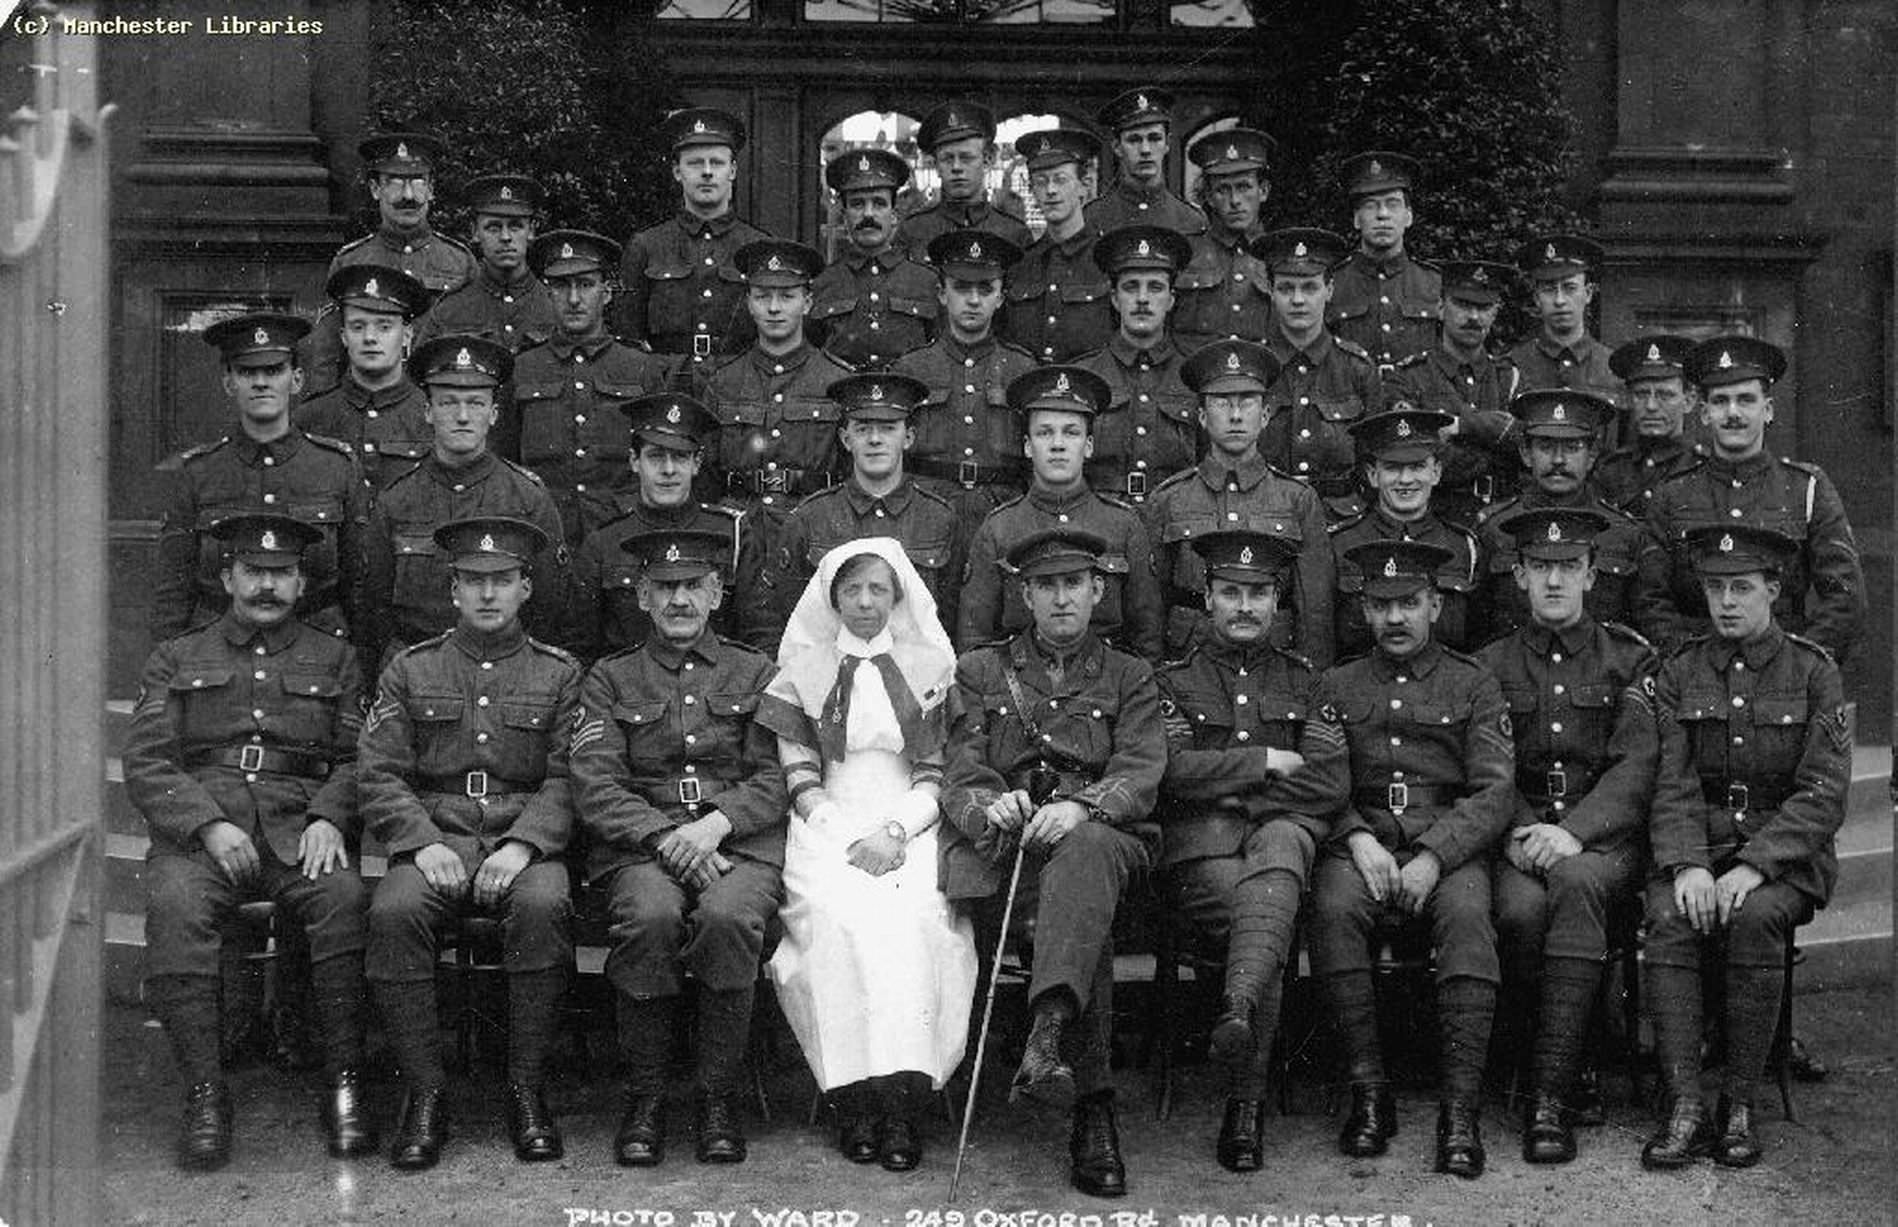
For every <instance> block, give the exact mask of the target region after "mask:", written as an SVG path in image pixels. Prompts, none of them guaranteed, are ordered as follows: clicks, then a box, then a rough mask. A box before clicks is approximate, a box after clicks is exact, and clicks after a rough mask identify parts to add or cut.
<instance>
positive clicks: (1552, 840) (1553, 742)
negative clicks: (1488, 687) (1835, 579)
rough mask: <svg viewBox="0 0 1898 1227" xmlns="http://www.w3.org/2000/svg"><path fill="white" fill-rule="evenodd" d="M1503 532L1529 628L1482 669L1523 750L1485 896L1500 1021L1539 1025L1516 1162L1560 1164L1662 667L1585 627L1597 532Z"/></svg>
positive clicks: (1567, 1154)
mask: <svg viewBox="0 0 1898 1227" xmlns="http://www.w3.org/2000/svg"><path fill="white" fill-rule="evenodd" d="M1497 527H1498V529H1499V530H1500V531H1502V532H1505V533H1507V534H1509V538H1510V541H1511V545H1512V551H1511V552H1512V556H1513V557H1514V558H1515V560H1516V561H1515V581H1516V583H1517V584H1518V585H1520V586H1521V588H1522V590H1523V592H1524V593H1525V594H1527V596H1528V598H1529V616H1530V621H1529V624H1528V625H1526V626H1524V627H1522V628H1520V629H1518V630H1516V631H1514V632H1513V633H1511V634H1509V635H1508V636H1506V637H1504V638H1502V639H1498V640H1496V641H1495V642H1493V643H1491V644H1490V645H1489V646H1487V647H1485V648H1484V649H1483V650H1482V651H1481V652H1480V653H1478V654H1477V659H1478V660H1480V661H1481V662H1482V663H1483V664H1485V665H1487V666H1488V667H1489V669H1490V670H1491V671H1492V672H1494V673H1495V674H1496V678H1497V680H1498V681H1500V682H1501V683H1502V687H1503V697H1504V698H1506V699H1508V700H1509V707H1510V713H1509V715H1510V725H1511V727H1512V728H1513V730H1514V733H1515V742H1516V793H1517V800H1518V804H1517V807H1516V814H1515V817H1514V820H1513V823H1512V827H1511V830H1510V832H1509V835H1508V837H1507V838H1505V839H1504V840H1503V855H1502V857H1501V858H1499V859H1498V860H1497V862H1496V876H1495V881H1494V887H1495V898H1496V936H1497V938H1498V939H1499V941H1500V943H1501V957H1502V970H1503V999H1504V1005H1503V1008H1502V1009H1501V1010H1500V1011H1499V1012H1498V1014H1499V1017H1500V1018H1501V1019H1503V1020H1505V1021H1504V1026H1505V1027H1506V1028H1508V1029H1509V1030H1510V1031H1512V1032H1515V1033H1516V1034H1515V1035H1512V1037H1511V1038H1512V1039H1520V1038H1522V1033H1523V1032H1526V1030H1527V1024H1528V1023H1529V1022H1530V1021H1531V1020H1533V1021H1534V1035H1535V1045H1534V1056H1533V1060H1532V1062H1531V1087H1532V1098H1531V1100H1530V1103H1529V1106H1528V1109H1527V1110H1526V1112H1525V1113H1524V1122H1523V1133H1522V1157H1523V1158H1524V1159H1525V1160H1527V1161H1528V1162H1530V1163H1567V1162H1568V1161H1569V1160H1571V1159H1573V1158H1574V1157H1575V1133H1574V1130H1572V1129H1571V1128H1570V1127H1569V1125H1570V1119H1569V1116H1570V1114H1569V1110H1568V1109H1567V1108H1566V1107H1565V1100H1566V1099H1568V1097H1570V1096H1571V1095H1572V1094H1573V1093H1574V1092H1575V1090H1576V1089H1577V1074H1578V1072H1579V1071H1580V1070H1581V1068H1582V1065H1583V1055H1584V1053H1583V1050H1584V1045H1585V1040H1586V1038H1587V1035H1588V1024H1589V1020H1590V1018H1591V1017H1592V1016H1593V1014H1594V1010H1595V996H1596V994H1597V992H1599V990H1600V988H1601V977H1602V958H1603V956H1604V955H1605V954H1606V953H1607V951H1608V935H1609V927H1610V925H1611V924H1612V923H1613V922H1614V921H1615V920H1616V919H1617V918H1619V917H1624V916H1625V914H1626V913H1627V911H1628V909H1629V905H1630V904H1631V903H1632V902H1633V901H1634V898H1635V892H1636V890H1637V889H1638V887H1639V885H1640V880H1641V866H1642V863H1643V861H1644V859H1645V855H1644V854H1645V846H1644V841H1643V839H1642V833H1643V831H1644V830H1645V828H1646V814H1647V803H1648V798H1649V797H1650V796H1651V795H1652V793H1653V789H1654V764H1655V761H1656V759H1657V758H1658V756H1659V753H1660V741H1659V732H1658V730H1657V729H1656V727H1655V719H1654V697H1653V689H1654V684H1653V673H1654V666H1655V663H1656V662H1655V659H1654V652H1653V649H1651V648H1650V647H1648V643H1647V640H1645V639H1643V638H1641V636H1639V635H1637V634H1635V633H1634V632H1633V631H1631V630H1629V629H1627V628H1626V627H1624V626H1619V625H1617V624H1615V623H1612V622H1597V621H1596V620H1595V618H1594V617H1593V616H1592V615H1591V614H1590V613H1589V611H1588V607H1587V603H1586V598H1587V595H1588V591H1589V589H1590V588H1592V587H1593V586H1594V584H1595V579H1596V577H1595V551H1596V542H1597V541H1598V540H1599V539H1600V538H1601V536H1602V534H1604V533H1605V532H1606V531H1607V530H1608V520H1607V518H1606V517H1605V516H1603V515H1601V514H1600V513H1598V512H1595V511H1591V510H1588V509H1586V508H1567V507H1545V508H1541V509H1539V510H1534V511H1518V512H1516V513H1515V514H1513V515H1511V516H1508V517H1507V518H1505V519H1504V520H1502V521H1501V523H1500V524H1498V526H1497ZM1538 986H1539V989H1538ZM1512 1024H1513V1025H1512ZM1509 1047H1512V1046H1509V1045H1506V1046H1505V1049H1506V1050H1507V1049H1508V1048H1509ZM1510 1055H1511V1057H1512V1058H1513V1057H1514V1056H1515V1055H1516V1054H1515V1053H1514V1052H1513V1051H1512V1052H1511V1053H1510Z"/></svg>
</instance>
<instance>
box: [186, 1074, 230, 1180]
mask: <svg viewBox="0 0 1898 1227" xmlns="http://www.w3.org/2000/svg"><path fill="white" fill-rule="evenodd" d="M230 1157H231V1091H230V1088H229V1087H227V1086H225V1085H224V1084H223V1083H222V1082H200V1083H198V1084H197V1085H195V1086H193V1087H192V1088H191V1089H190V1090H189V1091H187V1092H185V1115H184V1126H183V1128H182V1129H181V1130H180V1131H179V1134H178V1162H179V1163H180V1164H182V1165H183V1166H185V1167H188V1168H191V1169H193V1170H196V1171H210V1170H212V1169H213V1168H219V1167H223V1166H224V1164H225V1163H226V1162H227V1161H228V1160H229V1159H230Z"/></svg>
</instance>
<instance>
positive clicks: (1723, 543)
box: [1720, 533, 1733, 554]
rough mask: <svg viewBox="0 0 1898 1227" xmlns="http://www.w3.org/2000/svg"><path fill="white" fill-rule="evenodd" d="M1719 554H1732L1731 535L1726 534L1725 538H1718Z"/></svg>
mask: <svg viewBox="0 0 1898 1227" xmlns="http://www.w3.org/2000/svg"><path fill="white" fill-rule="evenodd" d="M1720 552H1721V553H1722V554H1731V553H1733V534H1732V533H1727V534H1726V535H1725V536H1723V537H1721V538H1720Z"/></svg>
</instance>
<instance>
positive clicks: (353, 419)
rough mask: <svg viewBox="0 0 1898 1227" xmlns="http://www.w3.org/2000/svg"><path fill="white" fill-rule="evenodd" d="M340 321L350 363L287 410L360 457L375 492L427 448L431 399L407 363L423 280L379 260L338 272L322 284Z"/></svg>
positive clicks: (423, 304)
mask: <svg viewBox="0 0 1898 1227" xmlns="http://www.w3.org/2000/svg"><path fill="white" fill-rule="evenodd" d="M325 289H326V291H327V292H328V294H329V296H330V302H331V303H332V304H334V306H335V309H336V315H337V319H338V320H339V321H340V332H341V336H342V344H343V352H344V353H345V354H346V355H347V356H348V359H349V369H348V371H347V372H346V373H345V374H344V376H343V381H342V382H341V383H340V384H338V385H337V386H336V387H334V388H331V389H330V390H329V391H328V392H324V393H321V394H319V395H317V396H312V397H310V398H309V399H308V400H305V401H304V402H303V403H302V404H300V405H298V406H297V407H296V408H295V409H294V410H293V411H292V412H291V419H292V420H293V421H294V422H295V423H296V425H297V428H298V429H300V430H303V431H306V432H308V433H309V434H313V435H325V436H327V437H329V438H331V439H340V440H342V441H343V442H344V443H347V444H349V445H350V447H351V448H353V449H354V450H355V451H356V452H357V453H358V454H359V456H360V457H361V461H362V470H363V477H364V478H365V479H366V480H367V481H368V482H369V485H370V488H371V489H372V490H374V491H376V492H378V493H379V492H380V491H381V490H382V488H383V487H385V486H387V485H388V484H389V483H390V482H392V481H394V480H395V479H396V476H397V475H398V474H401V473H404V472H406V471H408V469H409V468H410V467H411V466H413V465H414V464H415V462H416V461H418V460H420V459H421V458H422V457H423V456H425V455H427V454H428V449H429V445H430V443H431V441H432V432H431V431H430V430H429V428H428V418H427V410H428V398H427V397H425V396H423V395H422V389H420V388H418V387H416V386H415V381H414V380H412V379H410V378H409V373H408V370H407V367H406V363H407V361H408V356H409V347H410V345H411V344H413V342H414V336H415V333H414V322H415V317H416V316H418V315H420V314H421V313H422V312H423V311H424V310H426V309H427V307H428V290H427V289H426V288H425V287H424V286H423V285H422V283H421V282H419V281H417V280H416V279H415V278H413V277H411V276H409V275H408V274H407V273H403V272H399V271H397V270H396V269H393V268H387V267H384V266H383V265H380V264H351V265H348V266H346V267H343V268H339V269H337V270H336V272H335V274H334V275H332V276H331V277H330V279H329V284H328V285H327V286H326V287H325Z"/></svg>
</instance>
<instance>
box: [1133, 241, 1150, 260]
mask: <svg viewBox="0 0 1898 1227" xmlns="http://www.w3.org/2000/svg"><path fill="white" fill-rule="evenodd" d="M1134 254H1135V255H1137V256H1150V255H1152V254H1153V247H1152V246H1151V245H1150V244H1149V243H1148V242H1147V240H1145V239H1141V240H1140V246H1139V247H1137V248H1135V249H1134Z"/></svg>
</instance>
